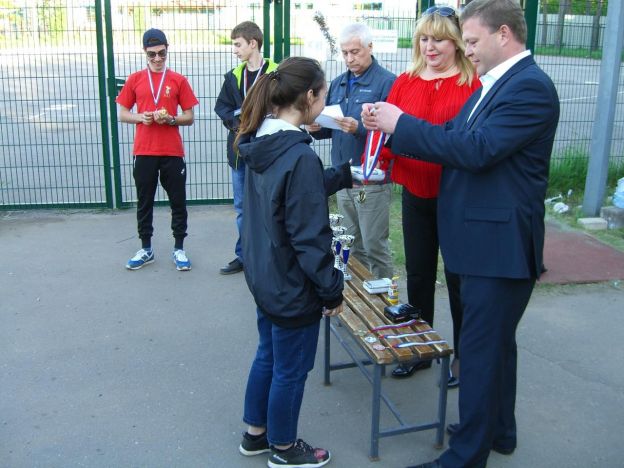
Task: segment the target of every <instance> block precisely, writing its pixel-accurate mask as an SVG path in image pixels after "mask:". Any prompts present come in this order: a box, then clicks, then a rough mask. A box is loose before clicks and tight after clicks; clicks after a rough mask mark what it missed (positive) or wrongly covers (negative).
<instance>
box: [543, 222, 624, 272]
mask: <svg viewBox="0 0 624 468" xmlns="http://www.w3.org/2000/svg"><path fill="white" fill-rule="evenodd" d="M544 264H545V265H546V268H547V269H548V271H547V272H546V273H545V274H544V275H542V277H541V278H540V282H542V283H544V284H572V283H597V282H601V281H618V280H624V252H621V251H619V250H616V249H614V248H613V247H611V246H609V245H607V244H605V243H603V242H600V241H599V240H597V239H596V238H595V237H593V236H592V235H591V234H589V232H586V231H582V230H578V229H573V228H570V227H568V226H566V225H564V224H562V223H560V222H558V221H557V220H555V219H551V220H549V221H548V222H547V223H546V240H545V242H544Z"/></svg>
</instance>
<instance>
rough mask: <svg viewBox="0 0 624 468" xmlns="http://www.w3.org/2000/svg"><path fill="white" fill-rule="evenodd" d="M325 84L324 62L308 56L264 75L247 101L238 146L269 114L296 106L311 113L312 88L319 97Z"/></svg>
mask: <svg viewBox="0 0 624 468" xmlns="http://www.w3.org/2000/svg"><path fill="white" fill-rule="evenodd" d="M324 87H325V73H323V69H322V68H321V65H320V64H319V63H318V62H317V61H316V60H314V59H311V58H307V57H289V58H287V59H286V60H284V61H283V62H282V63H280V64H279V66H278V67H277V69H276V70H274V71H272V72H271V73H266V74H264V75H262V76H261V77H260V78H258V82H257V83H256V84H255V85H254V86H253V88H251V91H250V92H249V94H248V95H247V97H246V98H245V101H244V102H243V107H242V109H241V119H240V126H239V127H238V134H237V135H236V140H234V149H235V150H236V151H238V141H239V139H240V138H241V136H242V135H246V134H249V133H253V132H255V131H256V130H257V129H258V127H260V125H261V124H262V122H263V121H264V119H265V118H266V116H267V115H269V114H272V113H273V112H274V111H276V110H278V109H279V108H280V107H288V106H294V107H295V109H297V110H299V111H301V112H303V113H304V114H305V113H306V112H308V110H309V104H308V100H307V93H308V90H312V94H313V95H314V96H318V95H319V93H320V92H321V91H322V90H323V88H324Z"/></svg>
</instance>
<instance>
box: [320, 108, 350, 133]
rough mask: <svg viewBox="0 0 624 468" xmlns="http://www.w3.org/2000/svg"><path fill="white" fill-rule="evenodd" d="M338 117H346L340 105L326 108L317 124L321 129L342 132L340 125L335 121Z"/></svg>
mask: <svg viewBox="0 0 624 468" xmlns="http://www.w3.org/2000/svg"><path fill="white" fill-rule="evenodd" d="M336 117H344V114H343V113H342V109H341V108H340V105H338V104H334V105H333V106H325V109H323V112H321V114H320V115H319V116H318V117H317V118H316V121H315V122H316V123H317V124H319V125H320V126H321V127H325V128H332V129H334V130H341V128H340V125H338V124H337V123H336V121H335V120H334V118H336Z"/></svg>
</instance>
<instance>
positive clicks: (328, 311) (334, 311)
mask: <svg viewBox="0 0 624 468" xmlns="http://www.w3.org/2000/svg"><path fill="white" fill-rule="evenodd" d="M341 313H342V303H341V304H340V305H339V306H338V307H334V308H333V309H324V310H323V315H324V316H326V317H335V316H336V315H338V314H341Z"/></svg>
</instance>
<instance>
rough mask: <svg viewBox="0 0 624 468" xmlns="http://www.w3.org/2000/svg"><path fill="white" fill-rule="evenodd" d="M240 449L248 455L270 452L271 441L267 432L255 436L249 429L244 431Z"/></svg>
mask: <svg viewBox="0 0 624 468" xmlns="http://www.w3.org/2000/svg"><path fill="white" fill-rule="evenodd" d="M238 451H239V452H240V453H242V454H243V455H245V456H246V457H252V456H254V455H260V454H261V453H266V452H270V451H271V448H270V447H269V441H268V440H267V436H266V432H265V433H264V434H262V435H261V436H260V437H257V438H255V437H253V436H251V435H250V434H249V433H248V432H247V431H245V432H244V433H243V440H242V441H241V444H240V445H239V447H238Z"/></svg>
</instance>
